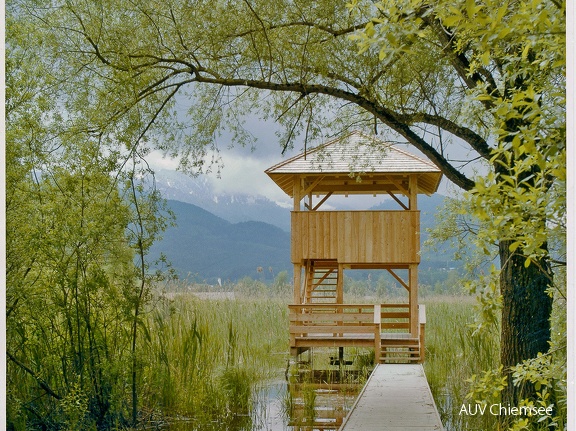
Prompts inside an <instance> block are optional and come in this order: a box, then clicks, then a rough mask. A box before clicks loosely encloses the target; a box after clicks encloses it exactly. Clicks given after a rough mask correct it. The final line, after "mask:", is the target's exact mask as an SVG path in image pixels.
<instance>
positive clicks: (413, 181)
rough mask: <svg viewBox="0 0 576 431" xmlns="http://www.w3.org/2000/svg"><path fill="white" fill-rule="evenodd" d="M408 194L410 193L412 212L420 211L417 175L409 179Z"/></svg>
mask: <svg viewBox="0 0 576 431" xmlns="http://www.w3.org/2000/svg"><path fill="white" fill-rule="evenodd" d="M408 192H409V199H410V200H409V202H410V203H409V208H410V210H412V211H416V210H417V209H418V203H417V200H418V177H417V176H416V175H410V178H409V179H408Z"/></svg>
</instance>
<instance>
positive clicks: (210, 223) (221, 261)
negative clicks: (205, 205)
mask: <svg viewBox="0 0 576 431" xmlns="http://www.w3.org/2000/svg"><path fill="white" fill-rule="evenodd" d="M168 206H169V208H170V209H171V210H172V211H173V212H174V214H175V215H176V223H177V226H176V227H170V228H168V229H167V230H166V232H164V235H163V239H162V240H161V241H159V242H157V243H156V244H154V246H153V247H152V250H151V256H152V257H159V256H160V253H164V254H165V255H166V256H167V258H168V260H169V261H170V262H171V263H172V266H173V268H174V270H175V271H176V273H177V274H178V276H179V277H180V278H183V279H186V278H188V279H190V280H194V281H198V282H204V281H205V282H207V283H211V284H215V283H217V282H218V278H220V279H221V281H222V282H223V283H224V282H226V281H237V280H239V279H241V278H242V277H245V276H250V277H252V278H254V279H261V280H264V281H270V280H272V279H273V278H274V276H275V275H276V274H278V272H280V271H283V270H289V269H291V268H292V265H291V263H290V234H289V233H287V232H285V231H283V230H282V229H280V228H278V227H276V226H272V225H270V224H267V223H263V222H257V221H247V222H241V223H231V222H228V221H226V220H224V219H222V218H220V217H217V216H215V215H214V214H212V213H210V212H208V211H206V210H203V209H202V208H200V207H198V206H196V205H192V204H188V203H184V202H179V201H175V200H168ZM259 268H260V269H261V270H260V271H259V270H258V269H259Z"/></svg>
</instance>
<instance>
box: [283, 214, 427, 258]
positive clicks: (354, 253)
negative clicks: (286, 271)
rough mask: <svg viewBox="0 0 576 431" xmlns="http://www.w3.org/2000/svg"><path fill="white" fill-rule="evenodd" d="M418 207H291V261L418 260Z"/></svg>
mask: <svg viewBox="0 0 576 431" xmlns="http://www.w3.org/2000/svg"><path fill="white" fill-rule="evenodd" d="M419 250H420V212H419V211H293V212H292V262H293V263H298V262H301V261H302V260H303V259H337V260H338V262H341V263H391V264H397V263H403V264H407V263H418V262H420V257H419V255H418V252H419Z"/></svg>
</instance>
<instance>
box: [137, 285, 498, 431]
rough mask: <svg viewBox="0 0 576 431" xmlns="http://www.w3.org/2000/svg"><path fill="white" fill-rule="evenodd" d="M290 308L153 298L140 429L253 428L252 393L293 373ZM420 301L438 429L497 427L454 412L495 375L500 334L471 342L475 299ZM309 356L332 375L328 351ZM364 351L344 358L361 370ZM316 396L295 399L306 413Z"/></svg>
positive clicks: (493, 420)
mask: <svg viewBox="0 0 576 431" xmlns="http://www.w3.org/2000/svg"><path fill="white" fill-rule="evenodd" d="M215 297H216V298H218V295H215ZM288 301H289V300H288V299H287V298H286V297H277V298H274V297H273V296H272V297H268V298H257V297H254V296H248V297H246V296H240V297H239V295H238V293H237V294H236V299H226V298H225V297H224V296H222V298H221V299H214V296H212V299H199V298H198V297H196V296H194V295H192V294H187V293H180V294H176V295H173V296H172V299H166V298H163V299H159V300H158V301H157V302H156V303H155V304H154V306H153V307H152V308H151V311H150V313H149V314H148V321H147V327H148V338H147V339H148V342H147V344H146V345H145V346H144V347H143V349H142V355H141V366H142V367H143V371H144V372H143V374H142V375H143V377H142V381H141V382H140V388H142V397H141V400H142V406H141V411H142V412H143V416H142V419H143V421H144V422H146V421H147V422H152V421H153V420H154V419H161V420H163V421H169V422H171V423H174V422H177V421H179V420H181V421H183V422H182V423H185V424H186V425H183V427H182V429H206V430H212V429H214V430H219V429H231V430H232V429H233V430H251V429H252V428H253V427H254V426H255V425H256V424H253V423H252V421H253V420H254V417H255V416H254V415H253V412H254V410H255V409H256V408H257V406H256V404H258V405H261V404H262V400H259V399H258V396H259V395H258V388H259V387H261V385H262V384H263V383H265V382H266V381H272V380H278V379H279V378H282V376H283V375H284V372H285V371H286V370H288V371H289V372H290V373H294V370H293V368H294V367H290V368H287V361H288V359H289V353H288V350H289V349H288V308H287V303H288ZM425 303H426V312H427V323H426V362H425V364H424V368H425V371H426V376H427V379H428V382H429V385H430V388H431V391H432V394H433V396H434V399H435V401H436V405H437V407H438V410H439V413H440V416H441V419H442V423H443V424H444V426H445V428H446V430H447V431H451V430H458V431H461V430H488V429H497V427H498V424H497V417H496V416H492V415H490V414H485V415H477V416H471V415H464V414H462V415H461V414H460V410H461V408H462V405H463V404H468V403H472V404H473V403H475V400H469V399H467V398H466V395H467V394H468V393H469V392H470V391H471V383H470V381H469V379H470V378H471V377H472V375H482V374H483V373H484V372H485V371H487V370H491V369H496V368H498V365H499V329H498V328H492V329H491V330H490V331H487V332H483V333H482V335H481V336H475V335H473V328H472V327H471V324H472V323H473V322H474V320H475V308H474V299H473V298H470V297H464V296H458V297H437V298H427V299H426V300H425ZM316 353H317V354H316V355H315V357H314V362H313V364H312V363H311V364H309V367H311V370H315V369H316V370H320V369H322V370H328V372H330V371H331V368H334V370H336V369H337V367H336V368H335V367H334V366H330V365H329V363H330V356H333V355H335V354H337V351H336V350H334V351H329V352H316ZM371 353H372V352H371V351H368V352H366V351H360V350H358V351H356V350H354V349H352V350H348V351H347V352H346V358H347V359H353V362H354V367H355V368H356V369H365V370H368V371H367V372H369V369H370V368H371V362H372V361H371V358H372V356H371ZM304 356H305V355H304ZM304 359H305V357H304ZM334 372H335V371H334ZM357 377H358V376H355V377H354V379H353V380H355V382H362V381H363V380H364V379H365V377H366V376H363V378H357ZM360 377H362V376H360ZM349 383H354V382H353V381H350V382H349ZM360 384H361V383H360ZM314 395H315V393H314V391H304V394H303V402H304V406H305V407H307V408H308V413H310V414H312V412H313V401H314V399H313V397H314ZM284 401H286V400H284ZM284 404H285V405H284V407H283V408H284V409H285V410H286V412H289V411H291V410H293V409H294V406H293V403H292V400H290V402H285V403H284ZM256 420H258V419H256ZM190 422H192V423H193V425H192V428H190V425H189V423H190ZM171 429H173V430H175V429H179V428H177V427H171Z"/></svg>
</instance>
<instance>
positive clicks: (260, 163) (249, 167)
mask: <svg viewBox="0 0 576 431" xmlns="http://www.w3.org/2000/svg"><path fill="white" fill-rule="evenodd" d="M245 127H246V129H247V130H248V131H249V132H251V133H252V134H253V135H254V136H255V137H256V138H257V143H256V145H255V149H251V148H246V147H241V146H234V145H233V144H234V143H233V142H231V141H230V138H229V137H227V136H222V137H221V138H220V139H219V142H218V147H219V148H220V149H221V150H220V154H219V157H220V158H221V160H222V163H223V167H222V169H221V170H220V172H219V173H218V174H217V173H216V172H212V173H208V174H203V175H205V176H206V178H208V180H209V182H210V184H211V186H212V188H213V190H214V192H215V193H216V194H250V195H262V196H265V197H267V198H268V199H270V200H272V201H274V202H277V203H279V204H280V205H282V206H291V205H292V202H291V199H290V198H289V197H288V195H286V194H285V193H284V192H283V191H282V190H281V189H280V188H279V187H278V186H277V185H276V184H275V183H274V182H273V181H272V180H271V179H270V178H269V177H268V176H267V175H266V174H265V173H264V171H265V170H266V169H268V168H270V167H271V166H274V165H276V164H277V163H280V162H282V161H283V160H286V159H288V158H290V157H293V156H295V155H298V154H300V153H301V152H303V150H304V142H303V139H301V140H300V141H298V142H297V144H296V145H295V147H294V148H293V149H289V150H287V151H286V152H285V154H284V155H282V146H281V144H280V142H279V138H278V137H277V136H276V134H275V132H276V131H277V130H278V126H276V125H275V124H274V123H270V122H264V121H261V120H259V119H258V118H255V117H254V118H247V120H246V124H245ZM324 142H325V141H317V142H312V143H309V144H308V148H310V147H312V146H317V145H319V144H322V143H324ZM401 148H402V149H404V150H406V151H409V152H412V153H414V154H417V155H419V156H420V157H423V158H425V156H423V155H422V154H420V153H419V152H418V151H417V150H415V149H414V148H413V147H411V146H410V145H408V144H406V145H402V146H401ZM456 151H457V152H463V150H459V149H457V150H456ZM462 157H465V155H463V156H462ZM147 160H148V162H149V163H150V165H151V166H152V167H153V168H159V169H169V170H176V168H177V166H178V161H177V160H175V159H167V158H163V157H162V154H161V153H160V152H158V151H154V152H152V153H151V154H150V155H149V156H148V157H147ZM214 171H216V170H214ZM438 193H440V194H443V195H447V196H454V195H456V194H457V193H459V189H458V188H457V187H455V186H453V185H452V184H451V183H450V182H449V181H447V180H446V179H445V178H444V179H443V180H442V183H441V185H440V188H439V190H438ZM383 199H385V198H384V197H383V196H376V197H373V196H371V195H370V196H354V197H352V196H351V197H348V198H346V197H344V196H334V197H331V198H330V200H329V201H328V202H327V203H326V205H325V206H330V205H335V206H338V207H350V208H354V209H361V208H370V207H372V206H374V205H377V204H379V203H380V202H382V200H383Z"/></svg>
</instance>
